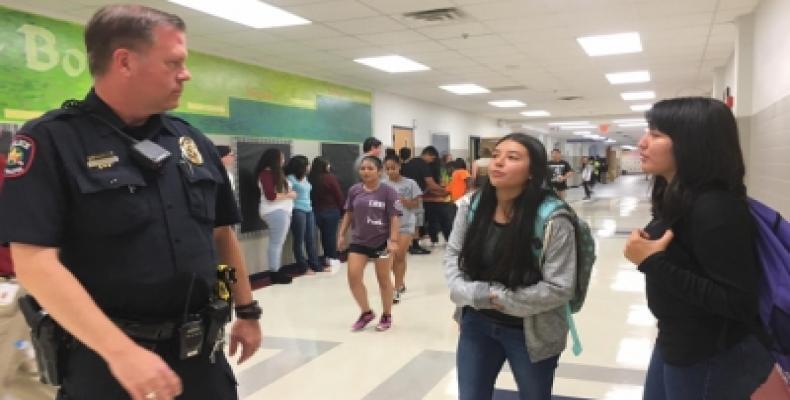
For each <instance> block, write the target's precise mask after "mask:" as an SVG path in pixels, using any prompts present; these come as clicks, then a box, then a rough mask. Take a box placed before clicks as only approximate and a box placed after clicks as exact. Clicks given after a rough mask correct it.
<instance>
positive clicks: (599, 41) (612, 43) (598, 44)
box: [576, 32, 642, 57]
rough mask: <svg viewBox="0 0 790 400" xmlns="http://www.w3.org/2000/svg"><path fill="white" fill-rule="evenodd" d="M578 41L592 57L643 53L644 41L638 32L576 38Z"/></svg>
mask: <svg viewBox="0 0 790 400" xmlns="http://www.w3.org/2000/svg"><path fill="white" fill-rule="evenodd" d="M576 41H578V42H579V44H580V45H581V46H582V48H583V49H584V51H585V52H586V53H587V55H588V56H590V57H597V56H609V55H614V54H627V53H639V52H641V51H642V40H641V39H640V37H639V33H638V32H627V33H616V34H613V35H597V36H584V37H580V38H576Z"/></svg>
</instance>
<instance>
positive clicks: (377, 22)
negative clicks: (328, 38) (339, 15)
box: [327, 16, 405, 35]
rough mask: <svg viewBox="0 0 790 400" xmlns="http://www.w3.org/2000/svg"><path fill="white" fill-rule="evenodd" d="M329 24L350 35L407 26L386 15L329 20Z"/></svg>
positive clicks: (388, 30) (393, 29)
mask: <svg viewBox="0 0 790 400" xmlns="http://www.w3.org/2000/svg"><path fill="white" fill-rule="evenodd" d="M327 25H329V26H330V27H332V28H334V29H337V30H339V31H341V32H344V33H348V34H350V35H359V34H365V33H379V32H392V31H398V30H402V29H404V28H405V27H404V26H403V25H402V24H400V23H398V22H397V21H395V20H394V19H392V18H389V17H384V16H379V17H370V18H357V19H348V20H343V21H334V22H327Z"/></svg>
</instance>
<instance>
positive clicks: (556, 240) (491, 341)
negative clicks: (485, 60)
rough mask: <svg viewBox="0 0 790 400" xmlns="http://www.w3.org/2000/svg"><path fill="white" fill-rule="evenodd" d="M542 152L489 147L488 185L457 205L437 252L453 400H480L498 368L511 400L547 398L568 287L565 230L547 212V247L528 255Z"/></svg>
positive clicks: (515, 143)
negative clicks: (454, 330)
mask: <svg viewBox="0 0 790 400" xmlns="http://www.w3.org/2000/svg"><path fill="white" fill-rule="evenodd" d="M546 175H547V169H546V150H545V148H544V147H543V145H542V144H541V143H540V141H538V140H537V139H535V138H533V137H531V136H528V135H525V134H521V133H513V134H510V135H507V136H505V137H504V138H502V139H501V140H500V141H499V142H498V143H497V144H496V146H495V148H494V151H493V154H492V158H491V163H490V165H489V171H488V177H489V179H488V180H487V181H486V182H485V183H484V184H483V187H482V188H480V189H479V190H478V191H477V192H475V193H474V194H471V195H469V196H466V197H463V198H461V201H459V209H458V215H457V216H456V218H455V226H454V227H453V232H452V235H451V236H450V242H449V243H448V245H447V252H446V253H445V258H444V265H445V277H446V278H447V284H448V286H449V288H450V298H451V299H452V301H453V302H454V303H455V304H456V305H457V306H458V309H457V312H456V318H457V319H458V320H459V322H460V325H461V336H460V338H459V340H458V352H457V366H458V387H459V398H460V399H461V400H478V399H490V398H491V396H492V395H493V390H494V382H495V381H496V377H497V375H499V371H500V370H501V368H502V365H503V364H504V362H505V360H507V361H508V363H509V364H510V369H511V371H512V372H513V376H514V378H515V380H516V385H517V386H518V391H519V398H520V399H529V400H546V399H550V398H551V388H552V385H553V383H554V371H555V369H556V368H557V362H558V360H559V357H560V354H561V353H562V351H563V350H564V349H565V342H566V340H567V336H568V322H567V320H566V315H565V307H566V304H568V302H569V301H570V300H571V298H572V296H573V293H574V290H575V285H576V282H575V281H576V264H577V263H576V235H575V230H574V226H573V223H572V222H571V220H570V219H569V218H566V217H564V216H562V215H563V214H567V211H566V210H559V211H556V212H554V213H552V214H551V215H550V216H549V218H548V220H547V221H548V224H547V227H546V230H547V232H548V237H549V238H551V240H549V241H548V244H547V245H546V246H545V248H544V249H543V250H542V254H543V257H542V262H541V261H540V260H538V257H536V256H535V255H534V252H533V246H532V245H531V244H532V243H533V241H534V240H539V241H542V240H543V238H536V237H535V220H536V219H537V218H538V208H539V206H540V205H541V204H542V203H543V202H544V200H552V201H555V199H552V197H555V194H554V193H552V192H551V191H549V190H547V189H546V188H545V182H546Z"/></svg>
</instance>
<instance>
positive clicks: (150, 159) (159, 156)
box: [61, 100, 171, 171]
mask: <svg viewBox="0 0 790 400" xmlns="http://www.w3.org/2000/svg"><path fill="white" fill-rule="evenodd" d="M61 108H64V109H72V110H81V111H84V112H85V113H86V114H87V115H89V116H90V117H91V118H93V119H95V120H97V121H99V122H101V123H102V124H104V125H106V126H108V127H109V128H110V129H112V131H113V132H115V133H116V134H117V135H118V136H120V137H121V138H122V139H124V140H125V141H126V142H127V143H128V144H129V148H130V150H131V154H132V159H133V160H134V162H135V163H137V165H138V166H140V167H142V168H144V169H147V170H149V171H159V170H161V169H162V166H163V165H164V164H165V162H167V160H169V159H170V155H171V154H170V152H169V151H167V150H166V149H165V148H164V147H162V146H160V145H158V144H156V143H154V142H152V141H150V140H148V139H143V140H137V139H135V138H133V137H131V136H129V135H128V134H126V133H125V132H124V131H122V130H120V129H118V127H116V126H115V125H113V124H111V123H110V122H109V121H107V120H106V119H104V118H102V117H100V116H98V115H96V114H94V113H91V112H90V110H88V109H87V108H86V107H85V104H84V103H83V102H81V101H79V100H66V101H65V102H63V104H62V105H61Z"/></svg>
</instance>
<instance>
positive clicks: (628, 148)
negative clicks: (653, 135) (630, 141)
mask: <svg viewBox="0 0 790 400" xmlns="http://www.w3.org/2000/svg"><path fill="white" fill-rule="evenodd" d="M621 147H622V148H623V150H636V146H628V145H623V146H621Z"/></svg>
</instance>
